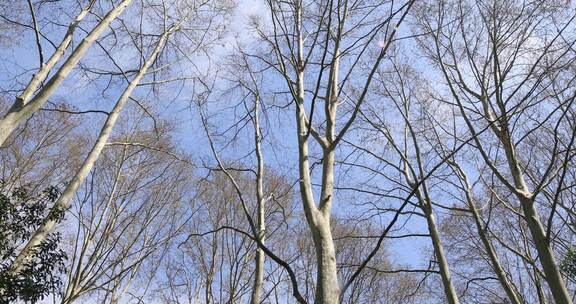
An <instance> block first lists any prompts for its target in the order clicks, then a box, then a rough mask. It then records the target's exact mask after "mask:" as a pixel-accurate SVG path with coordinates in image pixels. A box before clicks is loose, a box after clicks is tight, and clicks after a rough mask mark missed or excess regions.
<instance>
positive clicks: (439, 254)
mask: <svg viewBox="0 0 576 304" xmlns="http://www.w3.org/2000/svg"><path fill="white" fill-rule="evenodd" d="M416 197H417V198H418V202H419V203H420V207H421V208H422V211H424V216H425V217H426V223H427V224H428V233H430V238H431V239H432V246H433V247H434V255H435V256H436V260H437V262H438V268H439V269H440V277H441V278H442V285H443V286H444V294H445V295H446V301H447V302H448V303H450V304H459V303H460V300H458V294H457V293H456V289H455V288H454V283H453V282H452V274H451V273H450V267H449V266H448V259H446V254H445V253H444V247H443V246H442V240H441V239H440V234H439V233H438V227H437V225H436V217H435V216H434V212H433V210H432V203H431V201H430V200H429V199H428V198H427V197H424V196H423V195H422V192H421V191H420V189H418V190H416Z"/></svg>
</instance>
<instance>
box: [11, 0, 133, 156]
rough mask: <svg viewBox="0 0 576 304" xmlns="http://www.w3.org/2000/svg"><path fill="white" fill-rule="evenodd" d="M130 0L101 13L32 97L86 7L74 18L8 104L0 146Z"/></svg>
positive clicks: (68, 71)
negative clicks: (47, 56)
mask: <svg viewBox="0 0 576 304" xmlns="http://www.w3.org/2000/svg"><path fill="white" fill-rule="evenodd" d="M131 1H132V0H124V1H122V2H121V3H120V4H119V5H118V6H116V7H115V8H113V9H112V10H110V11H109V12H108V14H106V16H104V18H103V19H102V20H101V21H100V22H99V23H98V25H96V27H94V29H92V31H91V32H90V33H89V34H88V35H87V36H86V37H84V39H83V40H82V42H80V44H79V45H78V46H77V47H76V48H75V49H74V51H73V52H72V54H71V55H70V57H68V59H66V61H65V62H64V63H63V64H62V66H61V67H60V68H59V69H58V71H57V72H56V73H55V74H54V76H52V77H51V78H50V80H49V81H48V82H47V83H46V85H45V86H44V87H42V88H41V89H40V90H39V91H38V93H36V95H34V97H32V94H33V93H34V91H36V89H37V88H38V87H39V86H40V84H41V83H42V81H43V80H44V79H45V78H46V77H47V75H48V73H49V72H50V69H51V68H52V67H54V65H55V64H56V63H57V62H58V60H59V59H60V57H62V55H63V52H64V50H65V49H66V47H67V46H68V45H69V44H70V42H71V40H72V36H73V31H74V29H75V28H76V27H77V25H78V23H79V22H80V20H82V19H83V18H84V17H85V16H86V14H87V13H88V11H87V10H83V11H82V12H81V13H80V15H78V17H77V18H76V20H75V21H74V22H73V23H72V24H71V25H70V27H69V33H67V34H66V36H65V37H64V40H63V41H62V42H61V44H60V46H59V48H58V49H57V50H56V52H55V53H54V54H53V55H52V57H51V58H50V59H49V60H48V62H47V64H46V65H45V67H44V68H41V69H40V71H39V72H38V74H37V75H36V76H34V77H33V78H32V80H31V81H30V83H29V84H28V86H27V87H26V89H25V90H24V92H23V93H22V94H21V95H20V96H19V97H18V98H16V101H15V102H14V104H13V105H12V106H11V107H10V109H9V110H8V112H7V113H6V114H5V115H4V117H3V118H2V119H1V120H0V146H2V145H3V144H4V142H5V141H6V139H7V138H8V137H9V136H10V134H12V132H13V131H14V130H15V129H16V128H17V127H18V125H20V124H21V123H22V122H23V121H25V120H26V119H28V118H29V117H30V116H31V115H32V114H34V113H35V112H36V111H38V110H39V109H40V108H41V107H42V106H43V105H44V104H45V103H46V101H47V100H48V98H50V96H52V94H53V93H54V91H56V89H57V88H58V87H59V86H60V84H61V83H62V82H63V81H64V79H65V78H66V76H68V74H70V72H71V71H72V69H73V68H74V67H75V66H76V64H78V62H79V61H80V59H82V57H83V56H84V54H85V53H86V51H88V49H89V48H90V46H91V45H92V44H93V43H94V41H95V40H96V39H98V37H100V35H101V34H102V33H103V32H104V31H105V30H106V28H108V26H109V25H110V23H111V22H112V21H113V20H114V19H116V18H117V17H118V16H120V14H122V12H123V11H124V10H125V9H126V7H127V6H128V5H129V4H130V2H131Z"/></svg>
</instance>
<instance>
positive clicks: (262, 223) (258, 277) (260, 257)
mask: <svg viewBox="0 0 576 304" xmlns="http://www.w3.org/2000/svg"><path fill="white" fill-rule="evenodd" d="M259 103H260V100H259V99H258V96H256V98H255V100H254V117H253V124H254V145H255V148H256V159H257V162H258V168H257V171H256V201H257V203H258V206H257V208H258V236H257V237H258V238H259V239H260V242H261V243H262V244H264V241H265V236H266V217H265V216H266V212H265V211H266V209H265V208H266V206H265V203H266V202H265V199H264V186H263V179H264V157H263V155H262V149H261V141H262V134H261V132H260V117H259V115H260V113H259V112H258V106H259ZM264 257H265V254H264V251H263V250H262V248H260V246H258V248H257V249H256V260H255V263H256V267H255V271H254V287H253V288H252V297H251V299H250V303H251V304H259V303H260V301H261V295H262V289H263V285H264Z"/></svg>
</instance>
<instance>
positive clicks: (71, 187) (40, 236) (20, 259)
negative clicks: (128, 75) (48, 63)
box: [9, 30, 171, 274]
mask: <svg viewBox="0 0 576 304" xmlns="http://www.w3.org/2000/svg"><path fill="white" fill-rule="evenodd" d="M170 33H171V30H169V31H168V32H166V33H164V34H163V35H162V36H161V38H160V40H159V41H158V43H157V44H156V47H155V48H154V51H153V52H152V54H151V55H150V57H149V58H148V60H146V62H145V63H144V65H143V66H142V67H141V68H140V70H139V71H138V74H137V75H136V76H135V77H134V79H133V80H132V81H131V82H130V84H129V85H128V87H127V88H126V90H124V92H123V93H122V95H121V96H120V98H119V99H118V101H117V102H116V105H115V106H114V108H113V109H112V112H110V115H109V116H108V118H107V119H106V122H105V123H104V126H103V127H102V129H101V130H100V134H99V135H98V139H97V140H96V142H95V143H94V146H93V147H92V150H91V151H90V153H89V154H88V156H87V157H86V159H84V162H83V163H82V165H81V166H80V168H79V169H78V171H77V172H76V174H75V175H74V177H73V178H72V180H71V181H70V183H69V184H68V185H67V186H66V188H65V189H64V191H63V192H62V194H61V195H60V197H59V198H58V200H57V201H56V203H55V204H54V206H53V207H52V209H51V211H50V213H49V216H48V217H47V218H46V219H45V220H44V222H43V223H42V225H41V226H40V227H38V229H36V232H35V233H34V235H32V237H31V238H30V240H29V241H28V243H27V244H26V246H25V247H24V248H23V249H22V251H21V252H20V254H19V255H18V256H17V257H16V259H15V260H14V262H13V263H12V265H11V266H10V268H9V271H10V272H11V273H12V274H18V273H19V272H20V271H21V270H22V268H23V267H24V265H25V264H26V262H27V261H28V259H29V258H30V256H31V255H32V253H33V250H34V248H35V247H37V246H38V245H40V244H41V243H42V242H43V241H44V240H46V238H47V237H48V235H49V234H50V233H51V232H52V231H53V230H54V227H55V226H56V224H57V223H58V220H59V219H58V218H56V217H54V216H51V214H54V213H53V212H57V213H58V212H64V211H66V210H67V209H68V208H69V207H70V203H71V201H72V198H73V197H74V195H75V194H76V191H77V190H78V188H79V187H80V185H81V184H82V183H83V182H84V180H85V179H86V177H87V176H88V173H90V171H91V170H92V167H93V166H94V164H95V163H96V160H98V157H99V156H100V153H101V152H102V150H103V149H104V146H105V145H106V142H107V141H108V138H109V137H110V133H111V132H112V129H113V128H114V125H115V124H116V121H117V120H118V117H119V115H120V112H121V110H122V108H123V107H124V105H125V104H126V101H128V98H129V97H130V96H131V95H132V92H133V91H134V89H135V88H136V86H138V83H139V82H140V80H141V79H142V77H144V75H145V74H146V71H147V70H148V68H149V67H150V66H151V65H152V64H153V63H154V61H155V60H156V56H157V55H158V53H159V52H160V50H162V48H163V46H164V44H165V43H166V40H167V38H168V35H169V34H170Z"/></svg>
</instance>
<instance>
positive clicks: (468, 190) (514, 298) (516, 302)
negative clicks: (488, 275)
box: [454, 164, 524, 304]
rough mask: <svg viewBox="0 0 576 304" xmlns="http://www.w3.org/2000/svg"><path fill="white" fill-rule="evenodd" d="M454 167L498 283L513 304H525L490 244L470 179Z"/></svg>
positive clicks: (456, 166)
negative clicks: (460, 179)
mask: <svg viewBox="0 0 576 304" xmlns="http://www.w3.org/2000/svg"><path fill="white" fill-rule="evenodd" d="M454 167H455V168H456V170H457V172H458V175H460V177H461V178H462V180H463V184H464V187H465V196H466V202H467V203H468V209H470V211H471V212H472V216H473V218H474V223H475V225H476V230H477V231H478V236H480V240H481V241H482V245H484V250H486V253H487V254H488V258H489V259H490V264H491V266H492V270H493V271H494V273H495V274H496V276H497V277H498V281H499V282H500V285H502V288H503V289H504V292H506V295H507V296H508V299H509V300H510V302H511V303H512V304H523V303H524V301H523V300H522V297H521V296H520V295H519V294H518V291H517V289H516V288H515V286H514V284H513V283H512V282H511V281H510V280H509V279H508V276H507V274H506V271H504V268H503V267H502V264H501V263H500V258H499V257H498V254H497V253H496V250H495V249H494V246H492V242H490V239H489V237H488V233H487V231H486V230H487V229H485V228H484V224H483V221H482V218H481V216H480V213H479V212H478V209H477V208H476V204H475V203H474V198H473V197H472V187H471V186H470V182H469V181H468V177H467V176H466V174H464V171H463V170H462V169H461V168H460V166H458V165H457V164H454Z"/></svg>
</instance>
